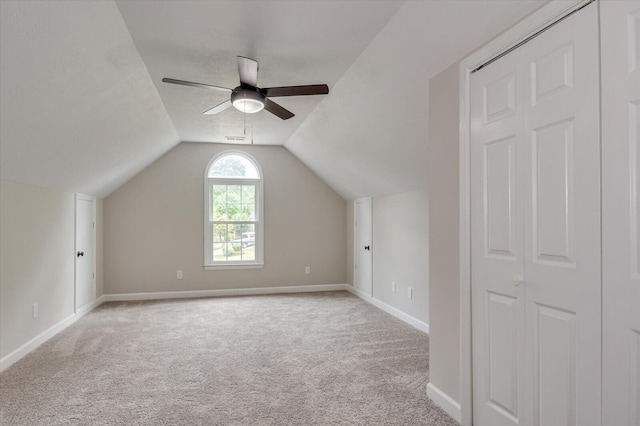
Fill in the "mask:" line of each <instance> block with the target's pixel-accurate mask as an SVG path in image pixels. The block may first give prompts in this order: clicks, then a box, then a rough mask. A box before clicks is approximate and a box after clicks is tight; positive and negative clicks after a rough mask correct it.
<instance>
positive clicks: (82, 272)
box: [75, 194, 96, 310]
mask: <svg viewBox="0 0 640 426" xmlns="http://www.w3.org/2000/svg"><path fill="white" fill-rule="evenodd" d="M95 205H96V203H95V199H94V198H91V197H87V196H84V195H80V194H76V252H75V258H76V310H77V309H78V308H81V307H82V306H84V305H86V304H87V303H89V302H92V301H94V300H95V298H96V287H95V247H96V243H95V211H96V209H95Z"/></svg>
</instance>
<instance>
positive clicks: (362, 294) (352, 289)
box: [347, 286, 371, 302]
mask: <svg viewBox="0 0 640 426" xmlns="http://www.w3.org/2000/svg"><path fill="white" fill-rule="evenodd" d="M347 291H348V292H349V293H353V294H355V295H356V296H358V297H359V298H361V299H364V300H367V299H371V295H370V294H369V293H367V292H366V291H364V290H360V289H359V288H357V287H355V286H349V288H348V289H347ZM368 301H369V300H367V302H368Z"/></svg>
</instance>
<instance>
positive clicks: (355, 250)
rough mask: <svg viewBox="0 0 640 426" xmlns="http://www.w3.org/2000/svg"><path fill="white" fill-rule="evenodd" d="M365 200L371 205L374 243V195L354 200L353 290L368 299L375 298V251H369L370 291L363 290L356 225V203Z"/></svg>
mask: <svg viewBox="0 0 640 426" xmlns="http://www.w3.org/2000/svg"><path fill="white" fill-rule="evenodd" d="M363 202H368V203H369V206H370V207H371V209H370V211H369V215H370V216H371V229H370V235H371V245H373V198H372V197H363V198H358V199H356V200H353V268H354V270H353V290H354V291H355V292H356V293H357V294H358V295H360V296H362V297H364V298H367V299H371V298H373V251H371V252H370V253H369V256H371V273H370V274H369V276H370V277H371V283H370V285H369V289H370V291H369V293H367V292H365V291H363V290H361V289H359V288H358V285H357V283H358V275H357V274H358V270H357V269H356V265H357V262H356V261H357V256H358V247H359V246H358V239H357V238H356V235H357V232H358V227H357V226H356V221H357V218H358V215H357V213H356V205H357V204H361V203H363Z"/></svg>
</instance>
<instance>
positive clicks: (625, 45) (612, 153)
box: [600, 1, 640, 426]
mask: <svg viewBox="0 0 640 426" xmlns="http://www.w3.org/2000/svg"><path fill="white" fill-rule="evenodd" d="M600 8H601V9H600V10H601V33H602V201H603V207H602V244H603V247H602V255H603V265H602V266H603V270H602V272H603V347H602V349H603V394H602V401H603V408H602V410H603V412H602V415H603V424H606V425H619V426H639V425H640V251H639V249H640V196H639V194H638V191H640V189H639V188H640V2H638V1H603V2H602V3H601V4H600Z"/></svg>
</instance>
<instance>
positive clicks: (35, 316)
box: [32, 302, 38, 318]
mask: <svg viewBox="0 0 640 426" xmlns="http://www.w3.org/2000/svg"><path fill="white" fill-rule="evenodd" d="M32 314H33V318H37V317H38V302H36V303H34V304H33V309H32Z"/></svg>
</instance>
